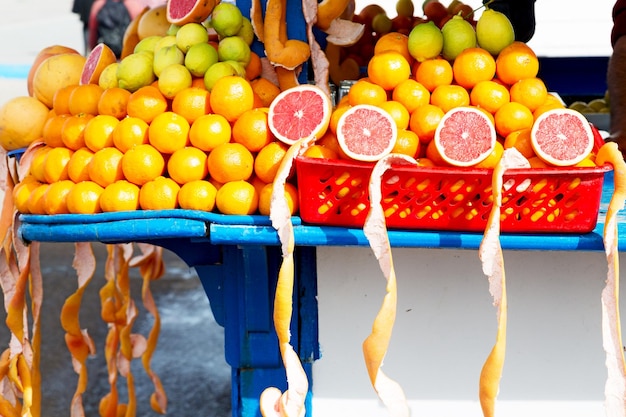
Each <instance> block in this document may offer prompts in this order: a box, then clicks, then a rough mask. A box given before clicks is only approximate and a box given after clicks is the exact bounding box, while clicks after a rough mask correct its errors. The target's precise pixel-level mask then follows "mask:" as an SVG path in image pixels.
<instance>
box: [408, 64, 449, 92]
mask: <svg viewBox="0 0 626 417" xmlns="http://www.w3.org/2000/svg"><path fill="white" fill-rule="evenodd" d="M414 68H415V69H414V71H413V72H414V73H415V80H416V81H417V82H419V83H420V84H422V85H423V86H424V87H426V89H427V90H428V91H430V92H433V91H434V90H435V88H437V87H439V86H440V85H450V84H452V79H453V78H454V75H453V72H452V65H451V64H450V62H448V61H447V60H445V59H443V58H433V59H427V60H425V61H423V62H416V63H415V65H414Z"/></svg>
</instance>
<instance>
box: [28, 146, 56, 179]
mask: <svg viewBox="0 0 626 417" xmlns="http://www.w3.org/2000/svg"><path fill="white" fill-rule="evenodd" d="M52 149H54V148H52V147H50V146H41V147H39V148H37V149H35V151H34V152H33V157H32V159H31V163H30V169H29V172H30V174H31V175H32V176H33V178H35V179H36V180H37V181H39V182H46V177H45V176H44V173H43V167H44V163H45V162H46V156H48V152H50V151H51V150H52Z"/></svg>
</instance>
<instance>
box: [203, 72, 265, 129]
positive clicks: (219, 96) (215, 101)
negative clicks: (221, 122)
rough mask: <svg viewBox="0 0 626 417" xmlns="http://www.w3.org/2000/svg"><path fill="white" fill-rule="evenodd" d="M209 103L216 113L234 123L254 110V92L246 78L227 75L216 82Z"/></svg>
mask: <svg viewBox="0 0 626 417" xmlns="http://www.w3.org/2000/svg"><path fill="white" fill-rule="evenodd" d="M209 102H210V104H211V109H213V112H214V113H217V114H221V115H222V116H224V117H225V118H226V120H228V121H229V122H234V121H235V120H237V118H238V117H239V116H241V114H242V113H243V112H245V111H246V110H250V109H251V108H253V106H254V92H253V90H252V86H251V85H250V82H249V81H248V80H246V79H245V78H243V77H238V76H236V75H227V76H225V77H222V78H220V79H218V80H217V81H216V82H215V85H214V86H213V88H212V89H211V96H210V97H209Z"/></svg>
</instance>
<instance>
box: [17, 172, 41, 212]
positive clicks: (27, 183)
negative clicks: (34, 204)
mask: <svg viewBox="0 0 626 417" xmlns="http://www.w3.org/2000/svg"><path fill="white" fill-rule="evenodd" d="M40 185H41V182H39V181H37V180H36V179H35V177H33V176H32V175H28V176H26V177H25V178H24V179H23V180H22V181H20V182H19V183H17V184H16V185H15V187H13V204H14V205H15V208H16V210H17V211H18V212H20V213H24V214H28V213H30V211H29V210H28V198H29V197H30V195H31V194H32V192H33V191H34V190H35V188H37V187H39V186H40Z"/></svg>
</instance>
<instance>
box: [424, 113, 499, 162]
mask: <svg viewBox="0 0 626 417" xmlns="http://www.w3.org/2000/svg"><path fill="white" fill-rule="evenodd" d="M495 144H496V129H495V127H494V125H493V122H492V121H491V120H490V119H489V117H487V115H486V114H485V113H484V112H483V111H481V110H479V109H476V108H473V107H455V108H453V109H451V110H449V111H448V112H446V114H445V115H444V116H443V117H442V119H441V121H440V122H439V124H438V125H437V129H436V130H435V137H434V145H435V147H436V148H437V150H438V151H439V154H440V155H441V158H442V159H443V160H444V161H446V162H447V163H449V164H450V165H453V166H458V167H469V166H472V165H476V164H478V163H479V162H481V161H483V160H484V159H485V158H487V157H488V156H489V155H490V154H491V152H492V151H493V148H494V146H495Z"/></svg>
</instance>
